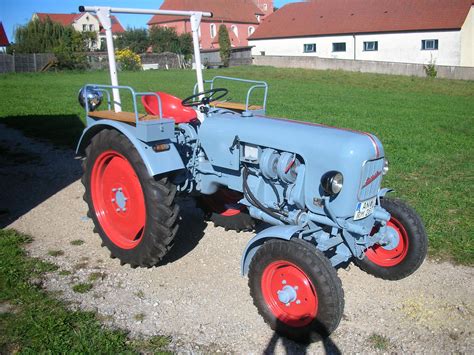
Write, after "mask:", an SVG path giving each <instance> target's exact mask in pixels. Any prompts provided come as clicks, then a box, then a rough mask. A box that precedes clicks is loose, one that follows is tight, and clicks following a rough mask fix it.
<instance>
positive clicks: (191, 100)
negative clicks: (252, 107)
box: [181, 88, 229, 107]
mask: <svg viewBox="0 0 474 355" xmlns="http://www.w3.org/2000/svg"><path fill="white" fill-rule="evenodd" d="M228 93H229V90H227V89H223V88H215V89H211V90H208V91H203V92H198V93H197V94H194V95H191V96H189V97H187V98H185V99H184V100H183V101H181V105H183V106H186V107H192V106H198V105H209V104H210V103H211V102H213V101H217V100H220V99H222V98H223V97H224V96H225V95H227V94H228ZM201 96H202V98H201Z"/></svg>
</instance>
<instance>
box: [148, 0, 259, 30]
mask: <svg viewBox="0 0 474 355" xmlns="http://www.w3.org/2000/svg"><path fill="white" fill-rule="evenodd" d="M160 10H184V11H193V10H195V11H208V12H212V13H213V19H212V21H215V22H222V21H223V22H239V23H254V24H258V21H257V18H256V15H262V16H263V15H264V13H263V12H262V10H260V9H259V8H258V7H257V5H255V3H254V2H253V0H165V1H164V3H163V5H161V7H160ZM183 19H185V18H184V17H179V16H167V15H155V16H153V17H152V18H151V19H150V21H148V25H154V24H159V23H164V22H173V21H181V20H183ZM204 20H205V21H206V19H204Z"/></svg>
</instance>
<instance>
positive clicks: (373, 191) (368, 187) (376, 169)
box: [359, 158, 384, 201]
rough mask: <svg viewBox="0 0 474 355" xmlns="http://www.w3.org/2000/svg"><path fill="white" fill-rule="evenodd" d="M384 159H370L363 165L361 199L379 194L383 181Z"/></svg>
mask: <svg viewBox="0 0 474 355" xmlns="http://www.w3.org/2000/svg"><path fill="white" fill-rule="evenodd" d="M383 163H384V159H383V158H381V159H377V160H369V161H366V162H365V163H364V165H363V166H362V178H361V180H360V189H359V201H365V200H368V199H369V198H371V197H374V196H376V195H377V192H378V191H379V188H380V185H381V183H382V169H383Z"/></svg>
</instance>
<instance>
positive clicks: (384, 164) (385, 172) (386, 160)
mask: <svg viewBox="0 0 474 355" xmlns="http://www.w3.org/2000/svg"><path fill="white" fill-rule="evenodd" d="M387 173H388V159H384V160H383V169H382V175H386V174H387Z"/></svg>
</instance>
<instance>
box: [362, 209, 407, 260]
mask: <svg viewBox="0 0 474 355" xmlns="http://www.w3.org/2000/svg"><path fill="white" fill-rule="evenodd" d="M387 227H388V228H392V229H394V230H395V231H396V232H397V234H398V245H397V246H396V247H395V248H393V249H391V250H388V249H384V247H383V246H381V245H375V246H373V247H371V248H369V249H367V250H366V252H365V255H366V256H367V258H368V259H369V260H370V261H371V262H373V263H374V264H377V265H379V266H383V267H391V266H395V265H398V264H400V263H401V262H402V261H403V259H405V257H406V255H407V252H408V233H407V231H406V230H405V227H403V224H402V223H401V222H400V221H399V220H398V219H396V218H394V217H392V218H390V220H389V221H388V223H387Z"/></svg>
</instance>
